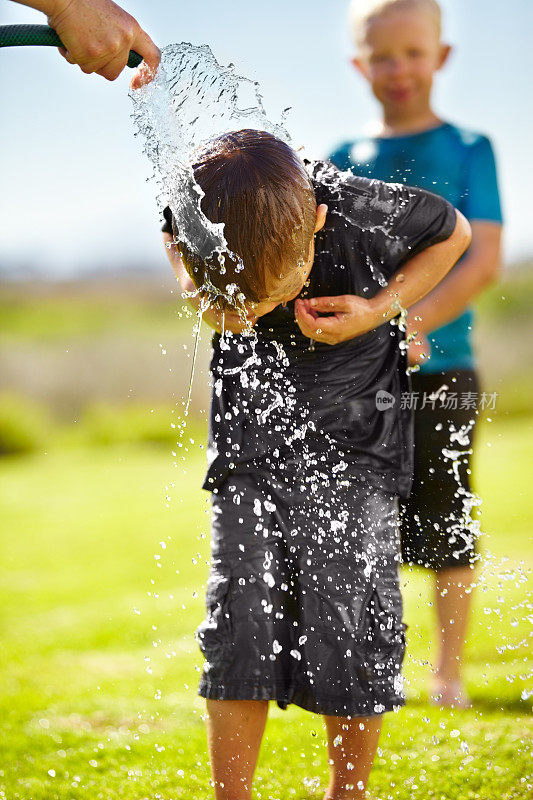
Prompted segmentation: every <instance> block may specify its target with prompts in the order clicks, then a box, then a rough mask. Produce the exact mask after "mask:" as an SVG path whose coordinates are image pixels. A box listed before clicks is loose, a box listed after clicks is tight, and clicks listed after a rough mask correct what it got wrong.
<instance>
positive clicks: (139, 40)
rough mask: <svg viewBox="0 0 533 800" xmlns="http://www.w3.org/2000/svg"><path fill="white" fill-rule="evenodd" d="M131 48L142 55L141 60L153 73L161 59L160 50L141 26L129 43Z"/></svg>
mask: <svg viewBox="0 0 533 800" xmlns="http://www.w3.org/2000/svg"><path fill="white" fill-rule="evenodd" d="M131 49H132V50H135V52H136V53H139V55H140V56H142V57H143V61H144V62H145V64H146V65H147V66H148V68H149V69H150V70H151V72H152V74H154V73H155V71H156V70H157V68H158V66H159V62H160V61H161V51H160V50H159V48H158V47H157V46H156V45H155V44H154V43H153V41H152V40H151V39H150V37H149V36H148V34H147V33H145V31H143V30H142V28H139V30H138V31H137V35H136V36H135V38H134V40H133V42H132V43H131Z"/></svg>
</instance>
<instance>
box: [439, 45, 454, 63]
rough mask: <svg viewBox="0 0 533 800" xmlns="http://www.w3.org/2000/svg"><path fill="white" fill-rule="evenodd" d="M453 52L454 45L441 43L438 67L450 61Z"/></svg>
mask: <svg viewBox="0 0 533 800" xmlns="http://www.w3.org/2000/svg"><path fill="white" fill-rule="evenodd" d="M452 52H453V47H452V46H451V45H450V44H441V46H440V53H439V60H438V61H437V69H442V67H443V66H444V65H445V64H446V63H447V62H448V60H449V58H450V54H451V53H452Z"/></svg>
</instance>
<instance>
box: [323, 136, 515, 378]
mask: <svg viewBox="0 0 533 800" xmlns="http://www.w3.org/2000/svg"><path fill="white" fill-rule="evenodd" d="M329 159H330V161H332V162H333V164H335V166H336V167H338V168H339V169H341V170H351V171H352V172H353V173H354V174H356V175H362V176H364V177H367V178H377V179H378V180H382V181H389V182H392V183H406V184H408V185H410V186H418V187H420V188H421V189H426V190H428V191H430V192H434V193H435V194H439V195H441V197H444V198H445V199H446V200H448V202H450V203H451V204H452V205H454V206H455V207H456V208H457V209H459V211H461V212H462V213H463V214H464V215H465V217H466V218H467V219H468V220H469V221H471V222H472V221H475V220H485V221H492V222H500V223H501V222H502V213H501V207H500V197H499V192H498V180H497V175H496V165H495V161H494V153H493V150H492V145H491V143H490V140H489V139H488V138H487V137H486V136H483V135H481V134H479V133H474V132H473V131H469V130H465V129H464V128H458V127H457V126H455V125H452V124H450V123H449V122H445V123H442V124H440V125H438V126H437V127H435V128H431V129H430V130H427V131H422V132H421V133H415V134H409V135H407V136H394V137H391V138H381V137H368V138H359V139H356V140H355V141H351V142H345V143H344V144H343V145H341V146H340V147H338V148H337V149H336V150H335V151H334V152H332V153H331V154H330V156H329ZM463 258H464V256H463ZM473 321H474V314H473V310H472V309H471V308H468V309H466V310H465V311H464V312H463V313H462V314H460V315H459V316H458V317H457V318H456V319H454V320H452V321H451V322H449V323H448V324H446V325H443V326H442V327H441V328H438V329H437V330H435V331H433V332H432V333H431V334H430V336H428V339H429V341H430V344H431V358H430V359H429V360H428V361H426V362H425V363H424V364H423V365H422V366H421V370H420V371H421V372H424V373H435V372H443V371H445V370H451V369H473V368H474V366H475V362H474V355H473V350H472V325H473Z"/></svg>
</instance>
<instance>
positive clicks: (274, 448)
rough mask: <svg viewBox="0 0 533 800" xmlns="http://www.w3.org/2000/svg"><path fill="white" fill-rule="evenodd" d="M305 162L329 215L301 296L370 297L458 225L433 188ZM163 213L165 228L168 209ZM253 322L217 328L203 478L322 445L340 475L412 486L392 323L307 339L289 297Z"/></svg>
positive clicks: (400, 357) (403, 385)
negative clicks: (331, 339) (239, 328)
mask: <svg viewBox="0 0 533 800" xmlns="http://www.w3.org/2000/svg"><path fill="white" fill-rule="evenodd" d="M307 168H308V171H309V173H310V175H311V179H312V182H313V186H314V189H315V194H316V199H317V202H318V203H326V204H327V206H328V214H327V217H326V224H325V226H324V228H323V229H322V230H321V231H319V233H318V234H317V235H316V237H315V260H314V263H313V267H312V270H311V274H310V284H309V286H308V288H307V289H305V290H303V291H302V293H301V295H300V296H301V297H320V296H323V295H339V294H356V295H359V296H361V297H366V298H371V297H373V296H374V295H375V294H376V293H377V292H378V291H379V290H380V288H381V286H383V285H385V283H386V282H387V281H388V279H389V278H390V277H391V276H392V275H393V274H394V273H395V272H396V271H397V270H398V269H399V267H400V266H401V265H402V264H403V263H404V262H405V261H407V260H408V259H410V258H411V257H412V256H414V255H416V254H417V253H419V252H421V251H422V250H424V249H426V248H427V247H430V246H431V245H433V244H437V242H441V241H444V240H445V239H447V238H448V237H449V236H450V235H451V233H452V232H453V229H454V227H455V220H456V216H455V210H454V208H453V206H451V205H450V204H449V203H448V202H447V201H446V200H443V199H442V198H441V197H438V196H437V195H434V194H432V193H430V192H426V191H424V190H422V189H416V188H412V187H408V186H404V185H400V184H388V183H383V182H382V181H377V180H369V179H367V178H362V177H358V176H354V175H351V174H349V173H340V172H339V171H338V170H337V168H336V167H334V166H333V165H332V164H330V163H329V162H320V161H319V162H314V163H308V164H307ZM165 220H166V222H165V226H164V228H163V230H167V231H171V230H172V228H171V214H170V211H169V210H168V209H165ZM255 331H256V333H257V337H256V338H252V337H246V336H240V335H233V334H226V335H225V336H224V337H221V336H219V335H218V334H215V336H214V337H213V358H212V362H211V371H212V380H213V391H212V401H211V412H210V431H209V449H208V460H209V467H208V472H207V476H206V479H205V483H204V488H205V489H210V490H213V489H215V488H217V487H218V486H220V485H221V484H222V482H223V481H224V480H225V479H226V478H227V476H228V474H229V473H230V471H231V469H233V468H239V469H241V468H245V466H246V464H247V463H248V462H250V461H252V460H255V459H262V458H264V457H266V456H268V457H269V460H270V461H271V462H272V461H275V460H278V461H282V460H283V459H284V458H286V457H287V456H288V455H289V454H290V455H294V454H296V455H297V456H298V457H301V458H306V457H307V456H308V455H309V454H313V456H316V455H317V454H320V460H321V462H322V463H325V464H326V465H327V464H329V465H330V467H331V468H332V469H335V471H336V472H339V471H340V472H342V474H343V475H345V476H346V477H357V478H359V479H361V480H366V481H368V482H369V483H371V484H372V485H375V486H378V487H381V488H383V489H386V490H388V491H391V492H394V493H397V494H400V495H402V496H404V497H405V496H407V495H408V493H409V490H410V486H411V478H412V450H413V446H412V420H411V415H410V412H409V411H407V410H404V409H401V407H400V405H401V404H400V398H401V393H402V392H403V391H407V390H408V388H409V385H408V378H407V374H406V367H407V364H406V357H405V352H404V350H403V349H402V348H401V347H400V342H402V340H403V339H404V335H403V333H402V331H401V330H400V328H399V327H398V324H397V321H392V322H389V323H385V324H383V325H381V326H380V327H378V328H376V329H375V330H373V331H369V332H368V333H366V334H363V335H362V336H358V337H356V338H355V339H352V340H350V341H348V342H342V343H340V344H337V345H327V344H321V343H319V342H315V343H311V342H310V340H309V339H307V338H306V337H304V336H303V334H302V333H301V331H300V329H299V327H298V325H297V324H296V322H295V318H294V301H293V302H290V303H288V304H287V306H285V307H282V306H278V307H277V308H275V309H274V310H273V311H271V312H270V313H269V314H266V315H265V316H263V317H260V318H259V320H258V321H257V323H256V325H255ZM384 393H386V394H384Z"/></svg>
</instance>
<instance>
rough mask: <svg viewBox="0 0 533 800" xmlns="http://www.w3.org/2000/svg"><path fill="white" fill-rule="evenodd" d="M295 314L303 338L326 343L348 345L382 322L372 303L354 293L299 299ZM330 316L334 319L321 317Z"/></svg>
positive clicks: (296, 303) (295, 305)
mask: <svg viewBox="0 0 533 800" xmlns="http://www.w3.org/2000/svg"><path fill="white" fill-rule="evenodd" d="M294 311H295V316H296V322H297V323H298V326H299V328H300V330H301V332H302V333H303V335H304V336H307V337H308V338H309V339H314V340H315V341H317V342H323V343H324V344H339V342H346V341H347V340H348V339H353V338H354V337H356V336H361V334H363V333H367V332H368V331H370V330H372V329H373V328H375V327H377V325H379V324H380V322H381V321H382V320H380V318H379V314H377V313H376V311H375V309H374V307H373V305H372V303H371V301H370V300H365V298H363V297H358V296H357V295H354V294H343V295H339V296H338V297H314V298H313V299H312V300H296V302H295V304H294ZM327 313H330V314H333V316H328V317H322V316H320V314H327Z"/></svg>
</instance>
